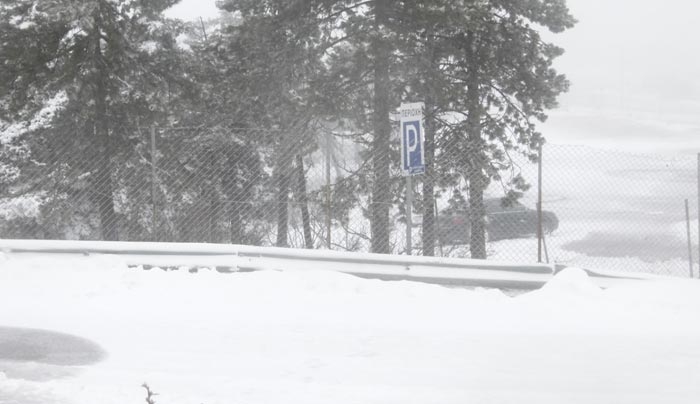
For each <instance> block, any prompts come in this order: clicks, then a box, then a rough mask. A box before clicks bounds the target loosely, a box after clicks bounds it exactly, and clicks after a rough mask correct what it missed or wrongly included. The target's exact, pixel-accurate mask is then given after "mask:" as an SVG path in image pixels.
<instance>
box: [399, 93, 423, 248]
mask: <svg viewBox="0 0 700 404" xmlns="http://www.w3.org/2000/svg"><path fill="white" fill-rule="evenodd" d="M424 107H425V106H424V104H423V103H422V102H415V103H410V104H401V108H400V111H399V113H400V117H401V119H400V133H401V171H402V172H403V174H404V175H405V176H406V254H407V255H411V253H412V251H413V244H412V241H411V231H412V229H413V181H412V178H411V177H412V176H413V175H418V174H423V173H425V155H424V145H423V140H424V136H423V134H424V130H423V127H424V126H423V109H424Z"/></svg>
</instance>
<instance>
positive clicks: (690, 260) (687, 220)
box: [685, 199, 693, 278]
mask: <svg viewBox="0 0 700 404" xmlns="http://www.w3.org/2000/svg"><path fill="white" fill-rule="evenodd" d="M685 224H686V226H685V227H686V233H687V234H686V235H687V238H688V269H689V270H690V277H691V278H692V277H693V247H692V243H691V241H690V208H689V206H688V200H687V199H686V200H685Z"/></svg>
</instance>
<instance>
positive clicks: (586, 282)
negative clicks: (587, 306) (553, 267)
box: [541, 268, 602, 297]
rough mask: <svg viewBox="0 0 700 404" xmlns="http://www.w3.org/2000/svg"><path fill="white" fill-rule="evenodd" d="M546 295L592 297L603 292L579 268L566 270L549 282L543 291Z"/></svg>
mask: <svg viewBox="0 0 700 404" xmlns="http://www.w3.org/2000/svg"><path fill="white" fill-rule="evenodd" d="M541 291H542V292H544V293H549V294H551V293H555V294H564V295H568V296H581V297H592V296H597V295H599V294H600V293H601V292H602V289H601V288H600V287H598V286H597V285H596V284H595V283H594V282H593V281H592V280H591V278H590V277H589V276H588V273H586V271H584V270H583V269H579V268H566V269H564V270H563V271H561V272H559V273H558V274H556V275H554V278H552V280H550V281H549V282H547V284H545V285H544V286H543V287H542V289H541Z"/></svg>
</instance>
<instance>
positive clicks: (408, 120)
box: [399, 102, 425, 175]
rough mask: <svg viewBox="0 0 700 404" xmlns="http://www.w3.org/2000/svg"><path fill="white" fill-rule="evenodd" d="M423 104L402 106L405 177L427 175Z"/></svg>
mask: <svg viewBox="0 0 700 404" xmlns="http://www.w3.org/2000/svg"><path fill="white" fill-rule="evenodd" d="M424 108H425V105H424V104H423V103H422V102H414V103H410V104H401V108H400V110H399V114H400V116H401V120H400V122H401V127H400V130H401V170H402V171H403V173H404V175H416V174H423V173H425V154H424V145H423V141H424V136H423V134H424V130H423V109H424Z"/></svg>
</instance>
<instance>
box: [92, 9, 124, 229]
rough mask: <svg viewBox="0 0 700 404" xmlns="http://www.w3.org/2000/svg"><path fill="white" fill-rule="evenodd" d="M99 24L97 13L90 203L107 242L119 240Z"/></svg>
mask: <svg viewBox="0 0 700 404" xmlns="http://www.w3.org/2000/svg"><path fill="white" fill-rule="evenodd" d="M100 26H101V21H100V15H99V10H97V11H96V12H95V27H94V28H95V33H94V40H93V41H94V43H93V46H94V63H95V66H96V69H95V70H96V71H95V76H94V98H95V100H94V101H95V137H96V139H95V144H96V145H97V151H98V155H97V159H98V161H97V171H96V173H95V175H94V176H93V181H92V189H93V201H94V203H95V204H96V205H97V210H98V212H99V216H100V229H101V231H102V239H104V240H109V241H116V240H119V232H118V229H117V226H118V224H117V216H116V214H115V212H114V197H113V195H114V190H113V185H112V157H113V155H114V145H113V142H112V141H111V139H110V136H109V123H108V121H107V83H106V80H107V74H108V73H107V72H106V71H105V69H104V66H105V61H104V58H103V53H102V44H101V38H100V31H101V27H100Z"/></svg>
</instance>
